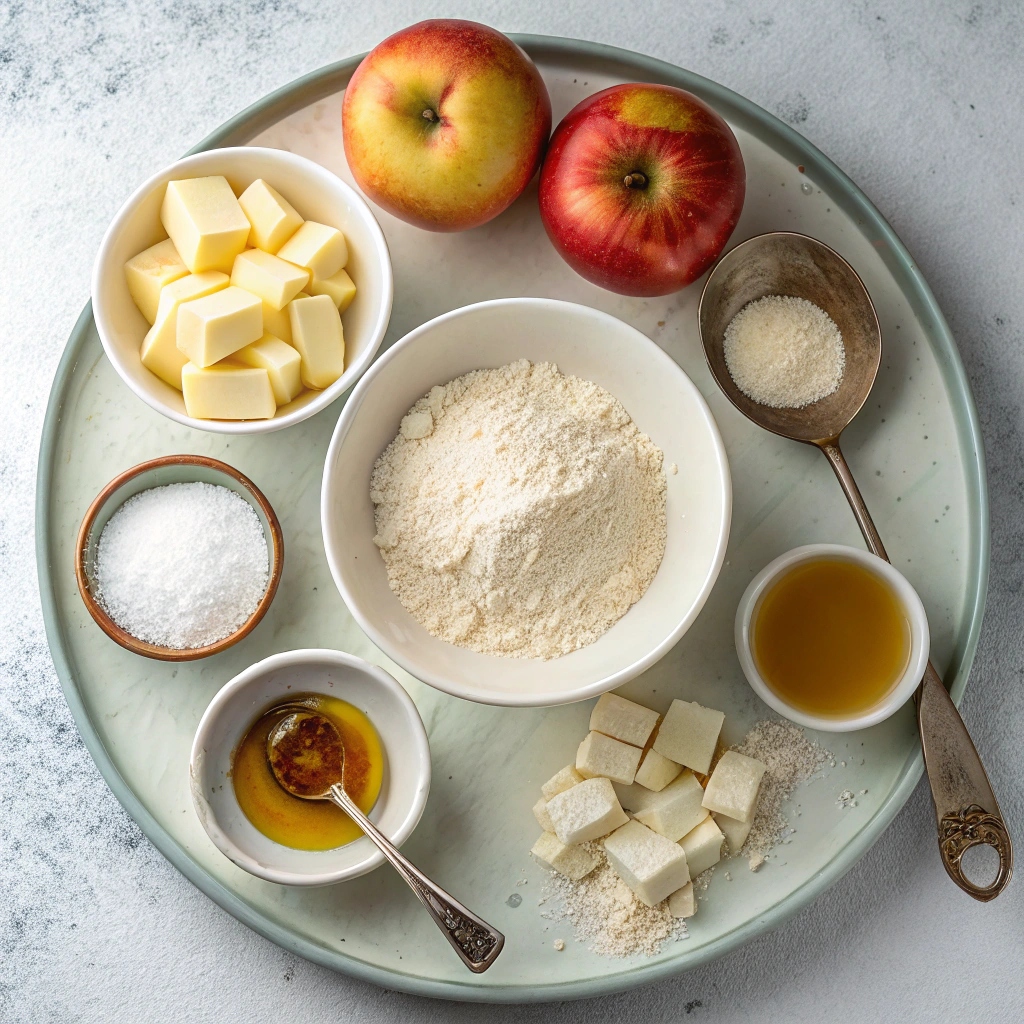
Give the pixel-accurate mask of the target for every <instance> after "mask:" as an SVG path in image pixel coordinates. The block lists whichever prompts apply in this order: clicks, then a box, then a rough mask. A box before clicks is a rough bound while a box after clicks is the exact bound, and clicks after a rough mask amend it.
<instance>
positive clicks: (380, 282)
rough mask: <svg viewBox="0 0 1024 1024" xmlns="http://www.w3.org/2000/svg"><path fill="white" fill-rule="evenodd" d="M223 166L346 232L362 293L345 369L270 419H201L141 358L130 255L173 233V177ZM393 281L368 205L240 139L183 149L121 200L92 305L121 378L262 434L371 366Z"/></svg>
mask: <svg viewBox="0 0 1024 1024" xmlns="http://www.w3.org/2000/svg"><path fill="white" fill-rule="evenodd" d="M210 174H222V175H224V177H225V178H227V179H228V181H229V182H230V183H231V187H232V188H233V189H234V190H235V192H236V193H239V192H241V191H242V190H243V189H245V188H247V187H248V186H249V185H251V184H252V182H254V181H255V180H256V179H257V178H264V179H265V180H266V181H267V182H269V184H271V185H272V186H273V187H274V188H276V189H277V190H278V191H279V192H280V193H281V194H282V195H283V196H284V197H285V198H286V199H287V200H288V201H289V202H290V203H291V204H292V206H294V207H295V209H296V210H298V212H299V213H300V214H301V215H302V216H303V217H304V218H306V220H315V221H320V222H321V223H323V224H329V225H330V226H331V227H335V228H337V229H338V230H339V231H341V232H343V233H344V235H345V237H346V239H347V240H348V244H349V262H348V270H349V273H350V274H351V276H352V280H353V281H355V283H356V288H357V291H356V297H355V299H354V300H353V302H352V305H351V306H349V308H348V309H347V310H345V315H344V317H343V318H342V323H343V324H344V327H345V364H346V365H345V372H344V373H343V374H342V375H341V377H339V378H338V380H336V381H335V382H334V383H333V384H332V385H331V386H330V387H329V388H325V389H324V390H323V391H305V392H303V394H301V395H300V396H299V397H298V398H296V399H295V401H294V402H289V403H288V405H286V406H282V407H281V408H280V409H279V410H278V412H277V415H276V416H274V417H273V418H272V419H269V420H241V421H238V420H199V419H194V418H192V417H191V416H189V415H188V414H187V413H186V412H185V402H184V400H183V399H182V396H181V392H180V391H178V390H176V389H175V388H172V387H171V386H170V385H169V384H165V383H164V382H163V381H162V380H161V379H160V378H159V377H157V376H156V374H154V373H151V372H150V371H149V370H147V369H146V367H145V366H143V365H142V360H141V358H140V357H139V349H140V346H141V345H142V339H143V338H144V337H145V335H146V331H147V330H149V324H147V323H146V319H145V317H144V316H143V315H142V314H141V313H140V312H139V310H138V308H137V307H136V305H135V303H134V302H133V301H132V297H131V295H130V294H129V293H128V285H127V283H126V281H125V276H124V264H125V262H126V261H127V260H129V259H131V258H132V257H133V256H134V255H136V254H137V253H139V252H142V250H143V249H147V248H149V246H151V245H155V244H156V243H157V242H159V241H160V240H161V239H162V238H166V237H167V233H166V232H165V231H164V230H163V228H162V226H161V224H160V204H161V203H162V202H163V197H164V191H165V186H166V184H167V182H169V181H172V180H175V179H178V178H196V177H202V176H205V175H210ZM392 293H393V282H392V274H391V257H390V255H389V254H388V246H387V242H385V240H384V233H383V232H382V231H381V229H380V225H379V224H378V223H377V220H376V218H375V217H374V216H373V214H372V213H371V212H370V208H369V206H367V205H366V202H365V201H364V200H363V199H362V197H361V196H359V195H358V194H357V193H356V192H355V190H354V189H352V188H350V187H349V186H348V185H346V184H345V182H343V181H342V180H341V179H340V178H338V177H337V176H336V175H334V174H332V173H331V172H330V171H328V170H327V169H326V168H324V167H321V166H320V165H319V164H317V163H314V162H313V161H312V160H307V159H306V158H305V157H303V156H296V155H295V154H294V153H286V152H284V151H283V150H279V149H259V148H257V147H255V146H240V147H237V148H233V149H212V150H209V151H208V152H206V153H196V154H195V155H194V156H188V157H185V159H184V160H179V161H178V162H177V163H174V164H171V166H170V167H167V168H165V169H164V170H162V171H160V173H159V174H154V175H153V177H152V178H150V179H149V180H148V181H146V182H144V183H143V184H142V185H140V186H139V187H138V188H137V189H136V190H135V192H133V193H132V195H131V196H130V197H129V199H128V201H127V202H126V203H125V204H124V206H122V207H121V209H120V211H119V212H118V214H117V216H116V217H115V218H114V219H113V221H111V224H110V227H108V228H107V233H106V234H105V235H104V236H103V241H102V243H101V244H100V250H99V253H98V254H97V256H96V263H95V265H94V267H93V275H92V314H93V317H94V318H95V320H96V329H97V330H98V331H99V335H100V341H102V342H103V349H104V351H105V352H106V353H107V358H108V359H109V360H110V361H111V363H113V365H114V369H115V370H117V372H118V374H120V376H121V379H122V380H123V381H124V382H125V384H127V385H128V387H130V388H131V389H132V391H134V392H135V394H137V395H138V396H139V398H141V399H142V400H143V401H144V402H145V403H146V404H147V405H150V406H152V407H153V408H154V409H156V410H157V412H162V413H163V414H164V415H165V416H169V417H170V418H171V419H172V420H176V421H177V422H178V423H184V424H185V425H186V426H189V427H196V428H197V429H199V430H211V431H213V432H215V433H218V434H265V433H269V432H270V431H272V430H280V429H281V428H282V427H290V426H291V425H292V424H293V423H299V422H301V421H302V420H304V419H307V418H308V417H310V416H312V415H314V414H315V413H318V412H319V411H320V410H321V409H324V408H326V407H327V406H328V405H330V404H331V402H333V401H334V400H335V399H336V398H338V397H339V396H340V395H342V394H343V393H344V392H345V391H347V390H348V389H349V388H350V387H352V385H353V384H354V383H355V382H356V381H357V380H358V379H359V377H360V376H361V375H362V373H363V371H364V370H365V369H366V368H367V367H368V366H369V365H370V362H371V360H372V359H373V357H374V355H376V352H377V349H378V348H380V343H381V341H382V340H383V338H384V332H385V331H386V330H387V326H388V321H389V320H390V319H391V300H392Z"/></svg>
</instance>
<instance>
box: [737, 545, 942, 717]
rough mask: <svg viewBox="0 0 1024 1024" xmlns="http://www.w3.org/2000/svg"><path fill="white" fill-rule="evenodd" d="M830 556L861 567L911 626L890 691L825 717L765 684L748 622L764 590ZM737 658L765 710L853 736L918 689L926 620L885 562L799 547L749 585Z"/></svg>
mask: <svg viewBox="0 0 1024 1024" xmlns="http://www.w3.org/2000/svg"><path fill="white" fill-rule="evenodd" d="M828 556H831V557H833V558H840V559H843V560H845V561H849V562H855V563H856V564H858V565H861V566H863V567H864V568H865V569H867V570H868V571H869V572H871V573H872V574H873V575H875V576H877V577H879V578H881V579H882V580H883V581H884V582H885V583H886V584H888V585H889V586H890V587H891V588H892V590H893V591H895V593H896V596H897V599H898V600H899V601H900V603H901V604H902V605H903V609H904V611H905V612H906V613H907V618H908V619H909V621H910V653H909V655H908V657H907V664H906V667H905V668H904V670H903V672H902V674H901V675H900V677H899V679H898V680H897V681H896V682H895V684H894V685H893V687H892V689H891V690H890V691H889V692H888V693H887V694H886V695H885V696H884V697H883V698H882V699H881V700H880V701H879V702H878V703H877V704H875V705H873V706H872V707H870V708H868V709H867V710H866V711H863V712H861V713H859V714H855V715H848V716H836V717H829V716H826V715H814V714H811V713H809V712H806V711H801V710H800V709H799V708H796V707H793V705H791V704H790V703H789V702H788V701H786V700H784V699H783V698H782V697H780V696H779V695H778V694H777V693H776V692H775V691H774V690H773V689H771V687H769V686H768V684H767V683H766V682H765V681H764V678H763V677H762V676H761V673H760V671H759V670H758V668H757V663H756V661H755V660H754V656H753V652H752V650H751V637H750V634H751V620H752V618H753V615H754V611H755V609H756V608H757V605H758V602H759V601H760V599H761V597H762V596H763V595H764V593H765V592H766V591H767V590H768V588H769V587H770V586H771V585H772V584H773V583H774V582H775V581H776V580H777V579H779V577H780V576H782V575H783V574H784V573H786V572H788V571H789V570H790V569H792V568H793V567H794V566H796V565H801V564H804V563H807V562H812V561H816V560H818V559H820V558H823V557H828ZM734 640H735V644H736V655H737V657H738V658H739V662H740V668H741V669H742V670H743V674H744V676H746V679H747V682H748V683H749V684H750V687H751V689H753V691H754V692H755V693H756V694H757V695H758V697H760V698H761V700H763V701H764V702H765V703H766V704H767V705H768V706H769V707H770V708H772V709H773V710H774V711H777V712H778V713H779V714H780V715H783V716H784V717H785V718H788V719H789V720H790V721H791V722H795V723H796V724H797V725H801V726H804V727H805V728H808V729H818V730H820V731H821V732H853V731H855V730H857V729H866V728H868V727H869V726H872V725H877V724H878V723H879V722H884V721H885V720H886V719H887V718H891V717H892V716H893V715H894V714H895V713H896V712H897V711H898V710H899V709H900V708H901V707H902V706H903V705H904V704H905V703H906V702H907V700H909V699H910V697H911V696H912V694H913V693H914V691H915V690H916V689H917V687H918V686H919V685H920V682H921V677H922V676H923V675H924V670H925V667H926V666H927V664H928V653H929V646H930V643H931V634H930V631H929V627H928V615H927V613H926V611H925V607H924V603H923V602H922V601H921V597H920V595H919V594H918V593H917V591H916V590H915V589H914V587H913V586H912V585H911V583H910V581H909V580H908V579H907V578H906V577H905V576H904V575H903V573H901V572H900V571H899V569H897V568H896V567H895V566H893V565H892V564H891V563H890V562H887V561H885V559H884V558H879V557H878V555H875V554H872V553H871V552H870V551H867V550H865V549H863V548H855V547H850V546H848V545H846V544H802V545H800V546H799V547H795V548H791V549H790V550H789V551H786V552H784V553H783V554H781V555H779V557H778V558H775V559H773V560H772V561H771V562H769V563H768V564H767V565H766V566H765V567H764V568H763V569H762V570H761V571H760V572H759V573H758V574H757V575H756V576H755V577H754V578H753V579H752V580H751V581H750V583H749V585H748V586H747V589H746V590H745V591H744V592H743V596H742V597H741V598H740V601H739V604H738V605H737V607H736V620H735V626H734Z"/></svg>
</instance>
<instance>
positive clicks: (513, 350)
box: [321, 298, 732, 707]
mask: <svg viewBox="0 0 1024 1024" xmlns="http://www.w3.org/2000/svg"><path fill="white" fill-rule="evenodd" d="M523 358H526V359H529V360H531V361H533V362H544V361H549V362H554V363H556V364H557V365H558V367H559V369H560V370H562V372H564V373H568V374H574V375H576V376H578V377H582V378H585V379H586V380H589V381H593V382H594V383H596V384H600V385H601V386H602V387H604V388H606V389H607V390H608V391H609V392H611V393H612V394H613V395H614V396H615V397H616V398H618V399H619V400H620V401H621V402H622V404H623V405H624V406H625V407H626V409H627V411H628V412H629V413H630V415H631V416H632V417H633V419H634V420H635V422H636V424H637V426H639V428H640V429H641V430H643V431H644V432H645V433H646V434H648V435H649V436H650V437H651V438H652V440H653V441H654V442H655V444H657V445H658V446H659V447H660V448H661V449H662V451H663V452H664V453H665V465H666V468H667V467H668V466H669V465H670V464H672V463H675V464H676V465H677V466H678V467H679V472H678V473H677V474H675V475H672V474H669V475H668V542H667V545H666V548H665V557H664V560H663V561H662V564H661V568H660V569H659V571H658V574H657V576H656V577H655V579H654V582H653V583H652V584H651V586H650V588H649V589H648V591H647V593H646V594H645V595H644V596H643V597H642V598H641V599H640V600H639V601H638V602H637V603H636V604H635V605H634V606H633V607H632V608H631V609H630V610H629V611H628V612H627V613H626V614H625V615H624V616H623V617H622V618H621V619H620V620H619V621H618V622H617V623H616V624H615V625H614V626H613V627H612V628H611V629H610V630H608V632H607V633H605V634H604V636H602V637H601V638H600V639H599V640H597V641H596V642H595V643H593V644H591V645H590V646H588V647H584V648H582V649H580V650H578V651H574V652H573V653H572V654H568V655H565V656H564V657H561V658H556V659H553V660H550V661H540V660H536V659H522V658H502V657H495V656H490V655H486V654H479V653H477V652H475V651H470V650H467V649H465V648H462V647H456V646H454V645H452V644H449V643H446V642H445V641H443V640H438V639H436V638H435V637H432V636H431V635H430V634H429V633H428V632H427V631H426V629H424V628H423V626H421V625H420V624H419V623H418V622H417V621H416V620H415V619H414V618H413V617H412V616H411V615H410V614H409V613H408V612H407V611H406V610H405V608H404V607H403V606H402V605H401V604H400V603H399V601H398V598H397V597H396V596H395V595H394V594H393V593H392V591H391V589H390V587H389V586H388V578H387V571H386V569H385V566H384V562H383V560H382V558H381V556H380V552H379V551H378V550H377V548H376V547H375V546H374V543H373V536H374V533H375V530H374V517H373V503H372V502H371V501H370V473H371V471H372V469H373V465H374V462H375V461H376V460H377V458H378V456H379V455H380V453H381V452H382V451H383V450H384V448H385V447H386V446H387V444H388V443H389V442H390V441H391V440H392V438H394V436H395V434H396V433H397V432H398V426H399V423H400V421H401V419H402V417H403V415H405V413H406V412H408V410H409V407H410V406H411V405H412V404H413V403H414V402H415V401H416V400H417V399H418V398H420V397H422V396H423V395H425V394H426V393H427V391H429V390H430V388H431V387H433V386H434V385H436V384H445V383H447V382H448V381H450V380H452V379H453V378H455V377H458V376H460V375H461V374H464V373H467V372H469V371H470V370H476V369H480V368H482V367H497V366H503V365H505V364H506V363H509V362H512V361H513V360H516V359H523ZM731 514H732V484H731V481H730V478H729V467H728V463H727V460H726V454H725V448H724V446H723V445H722V439H721V437H720V436H719V433H718V427H717V426H716V424H715V421H714V419H713V418H712V415H711V410H710V409H708V407H707V404H706V403H705V401H704V399H703V397H702V396H701V394H700V392H699V391H698V390H697V388H696V387H695V386H694V384H693V382H692V381H691V380H690V378H689V377H687V376H686V374H685V373H683V371H682V370H681V369H680V368H679V367H678V366H677V365H676V363H675V362H673V360H672V359H671V358H669V356H667V355H666V354H665V353H664V352H662V350H661V349H660V348H658V346H657V345H655V344H654V342H652V341H651V340H650V339H648V338H646V337H645V336H644V335H642V334H640V333H639V331H636V330H635V329H634V328H632V327H630V326H629V325H628V324H624V323H622V321H621V320H616V319H615V318H614V317H612V316H609V315H608V314H606V313H602V312H599V311H598V310H595V309H590V308H588V307H586V306H578V305H574V304H572V303H569V302H560V301H557V300H554V299H533V298H519V299H496V300H493V301H490V302H480V303H477V304H475V305H472V306H466V307H464V308H462V309H456V310H454V311H453V312H451V313H446V314H444V315H443V316H439V317H437V318H436V319H434V320H431V321H430V322H429V323H426V324H424V325H423V326H422V327H418V328H417V329H416V330H414V331H412V332H411V333H409V334H407V335H406V336H405V337H404V338H402V339H401V340H400V341H399V342H397V343H396V344H395V345H394V346H393V347H392V348H391V349H389V350H388V352H386V353H385V354H384V355H383V356H381V358H380V359H379V360H377V362H376V363H375V364H374V366H373V367H372V368H371V369H370V370H369V372H368V373H367V374H366V375H365V376H364V377H363V379H362V380H361V381H360V382H359V385H358V386H357V387H356V389H355V390H354V391H353V392H352V395H351V397H350V398H349V400H348V403H347V404H346V406H345V409H344V411H343V412H342V415H341V418H340V419H339V421H338V425H337V428H336V429H335V431H334V437H333V439H332V440H331V447H330V449H329V451H328V453H327V465H326V467H325V470H324V480H323V491H322V496H321V519H322V525H323V535H324V545H325V548H326V551H327V561H328V564H329V565H330V567H331V572H332V574H333V575H334V581H335V583H336V584H337V586H338V589H339V590H340V591H341V595H342V597H343V598H344V599H345V601H346V603H347V604H348V606H349V608H350V609H351V611H352V614H353V615H354V616H355V618H356V620H357V621H358V622H359V624H360V626H362V628H363V629H364V630H365V631H366V633H367V634H368V635H369V636H370V638H371V639H372V640H373V642H374V643H376V644H377V646H378V647H380V648H381V649H382V650H383V651H384V652H385V653H386V654H387V655H388V656H389V657H390V658H392V659H394V660H395V661H396V662H397V663H398V664H399V665H401V666H402V667H403V668H404V669H406V670H407V671H409V672H411V673H412V674H413V675H414V676H416V677H417V678H418V679H422V680H423V681H424V682H425V683H429V684H430V685H431V686H435V687H437V688H438V689H439V690H444V691H445V692H446V693H451V694H454V695H455V696H457V697H465V698H468V699H469V700H475V701H480V702H482V703H485V704H502V705H507V706H511V707H540V706H545V705H551V704H567V703H569V702H571V701H577V700H583V699H585V698H587V697H593V696H596V695H597V694H600V693H603V692H605V691H606V690H611V689H614V688H615V687H616V686H620V685H621V684H622V683H624V682H626V681H627V680H629V679H632V678H633V677H634V676H636V675H638V674H639V673H641V672H643V671H644V670H645V669H647V668H649V667H650V666H651V665H653V664H654V663H655V662H656V661H657V660H658V659H659V658H661V657H662V656H663V655H665V654H666V653H667V652H668V651H669V650H670V649H671V648H672V646H673V645H674V644H675V643H676V642H677V641H678V640H679V638H680V637H681V636H682V635H683V634H684V633H685V632H686V630H687V629H688V628H689V626H690V625H691V623H692V622H693V621H694V619H696V617H697V614H698V612H700V610H701V608H702V607H703V605H704V602H705V600H706V599H707V596H708V594H709V593H710V592H711V588H712V587H713V586H714V583H715V580H716V579H717V578H718V572H719V569H720V568H721V566H722V560H723V558H724V557H725V548H726V543H727V541H728V538H729V524H730V518H731Z"/></svg>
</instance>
